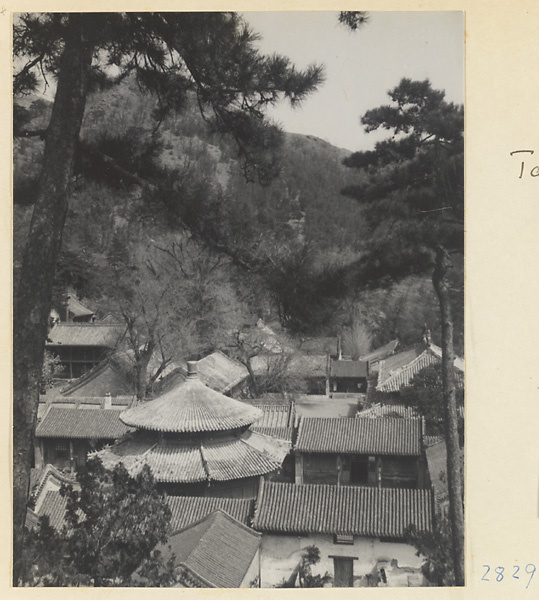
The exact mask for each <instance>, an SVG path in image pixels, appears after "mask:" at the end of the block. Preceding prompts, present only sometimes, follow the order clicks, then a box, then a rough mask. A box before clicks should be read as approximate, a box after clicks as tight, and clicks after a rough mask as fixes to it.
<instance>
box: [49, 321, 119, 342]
mask: <svg viewBox="0 0 539 600" xmlns="http://www.w3.org/2000/svg"><path fill="white" fill-rule="evenodd" d="M124 331H125V327H124V326H123V325H110V324H105V323H58V324H57V325H55V326H54V327H53V328H52V329H51V330H50V331H49V335H48V340H47V344H46V345H47V347H54V346H94V347H98V348H115V347H116V344H117V343H118V340H119V339H120V337H121V336H122V334H123V332H124Z"/></svg>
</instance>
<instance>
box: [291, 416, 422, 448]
mask: <svg viewBox="0 0 539 600" xmlns="http://www.w3.org/2000/svg"><path fill="white" fill-rule="evenodd" d="M420 436H421V421H420V420H419V419H392V418H387V419H347V418H344V419H331V418H309V417H304V418H303V419H302V420H301V422H300V425H299V430H298V438H297V442H296V450H297V451H298V452H310V453H343V454H370V455H390V456H418V455H419V454H421V437H420Z"/></svg>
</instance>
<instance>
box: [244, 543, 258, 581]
mask: <svg viewBox="0 0 539 600" xmlns="http://www.w3.org/2000/svg"><path fill="white" fill-rule="evenodd" d="M259 570H260V549H259V550H257V551H256V554H255V557H254V558H253V561H252V562H251V564H250V566H249V568H248V569H247V573H245V576H244V578H243V579H242V582H241V585H240V587H242V588H244V587H249V586H250V585H251V581H253V579H254V578H255V577H256V576H257V575H259V574H260V573H259Z"/></svg>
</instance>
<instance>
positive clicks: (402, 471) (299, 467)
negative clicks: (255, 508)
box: [296, 452, 426, 488]
mask: <svg viewBox="0 0 539 600" xmlns="http://www.w3.org/2000/svg"><path fill="white" fill-rule="evenodd" d="M296 483H297V484H302V483H311V484H313V483H326V484H333V485H361V486H379V487H391V488H424V487H425V486H426V468H425V461H424V459H423V458H422V457H417V456H375V455H368V454H332V453H327V454H303V453H299V452H296Z"/></svg>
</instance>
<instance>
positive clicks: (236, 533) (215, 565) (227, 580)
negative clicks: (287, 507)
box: [168, 510, 261, 588]
mask: <svg viewBox="0 0 539 600" xmlns="http://www.w3.org/2000/svg"><path fill="white" fill-rule="evenodd" d="M260 540H261V536H260V534H259V533H257V532H255V531H253V530H252V529H249V528H248V527H246V526H245V525H243V524H241V523H240V522H238V521H236V520H235V519H234V518H232V517H231V516H230V515H228V514H227V513H225V512H223V511H222V510H216V511H214V512H213V513H211V514H210V515H208V516H207V517H205V518H204V519H203V520H202V521H199V522H198V523H194V524H192V525H189V526H188V527H186V528H185V529H183V530H181V531H178V532H177V533H175V534H173V535H172V536H170V538H169V540H168V544H169V545H170V546H171V548H172V552H173V553H174V554H175V555H176V564H179V565H180V566H182V567H183V569H185V570H187V572H188V573H187V575H188V577H189V576H190V577H192V578H194V579H195V580H196V582H197V584H198V585H197V587H198V586H201V587H217V588H237V587H240V585H241V583H242V580H243V578H244V577H245V575H246V573H247V570H248V569H249V567H250V565H251V563H252V562H253V560H254V558H255V556H256V553H257V551H258V548H259V546H260Z"/></svg>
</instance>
